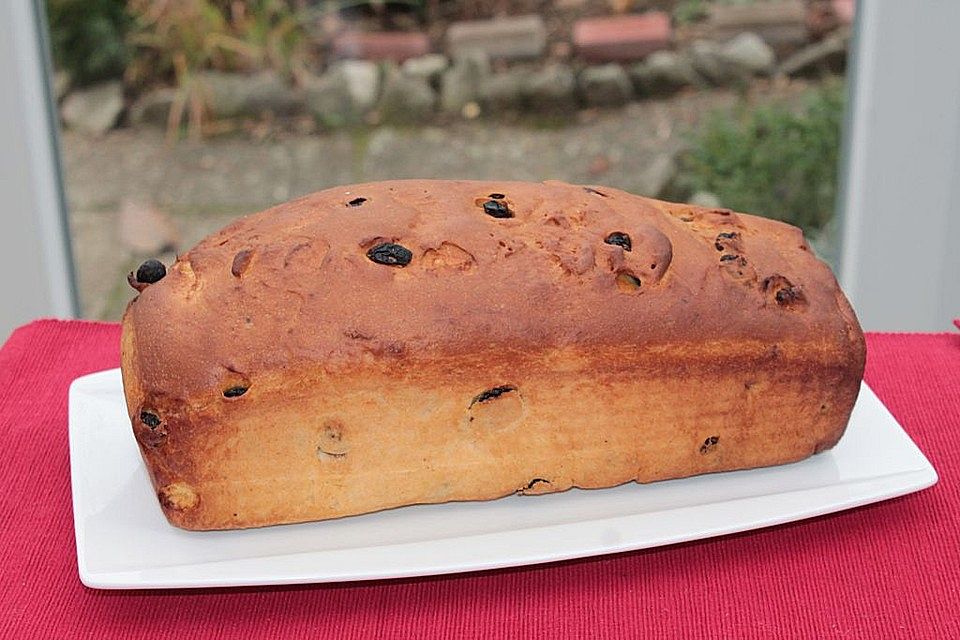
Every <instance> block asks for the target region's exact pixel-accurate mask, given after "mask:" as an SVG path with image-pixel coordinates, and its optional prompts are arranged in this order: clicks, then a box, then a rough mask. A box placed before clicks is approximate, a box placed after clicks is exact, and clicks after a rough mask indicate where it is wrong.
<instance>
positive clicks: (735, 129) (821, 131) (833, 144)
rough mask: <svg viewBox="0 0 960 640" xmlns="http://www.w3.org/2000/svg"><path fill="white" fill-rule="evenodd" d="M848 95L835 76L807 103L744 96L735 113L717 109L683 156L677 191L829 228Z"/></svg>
mask: <svg viewBox="0 0 960 640" xmlns="http://www.w3.org/2000/svg"><path fill="white" fill-rule="evenodd" d="M844 103H845V90H844V85H843V84H842V83H841V82H840V81H839V80H836V79H835V80H833V81H831V82H828V83H826V84H825V85H824V86H823V87H820V88H817V89H813V90H811V91H810V92H809V93H808V94H807V95H806V96H805V99H804V100H803V101H802V104H801V107H800V109H791V108H789V107H787V106H784V105H763V106H759V107H749V106H747V105H746V104H743V105H741V107H740V108H739V109H738V110H737V111H736V112H735V113H734V114H733V115H732V116H731V114H730V113H729V112H718V113H714V114H711V115H710V116H708V117H707V118H706V120H705V121H704V123H703V124H702V125H701V127H700V129H699V130H698V131H697V132H696V133H695V134H694V135H693V136H692V137H691V139H690V140H689V143H690V147H689V151H688V152H687V153H685V154H684V155H682V156H681V159H680V172H679V175H678V178H677V184H676V188H677V189H678V194H677V195H678V196H679V197H682V198H686V197H689V196H690V195H691V194H693V193H696V192H710V193H713V194H715V195H716V196H717V197H718V198H719V200H720V202H722V203H723V205H724V206H725V207H729V208H731V209H735V210H737V211H762V212H764V213H765V214H767V215H769V216H771V217H775V218H778V219H780V220H784V221H786V222H790V223H791V224H795V225H797V226H799V227H802V228H803V229H804V230H805V231H808V232H809V231H815V230H818V229H821V228H822V227H823V226H824V225H825V224H826V223H827V222H828V221H829V220H830V217H831V215H832V212H833V208H834V203H835V200H836V194H837V166H838V161H839V155H840V138H841V131H842V126H841V125H842V124H843V114H844Z"/></svg>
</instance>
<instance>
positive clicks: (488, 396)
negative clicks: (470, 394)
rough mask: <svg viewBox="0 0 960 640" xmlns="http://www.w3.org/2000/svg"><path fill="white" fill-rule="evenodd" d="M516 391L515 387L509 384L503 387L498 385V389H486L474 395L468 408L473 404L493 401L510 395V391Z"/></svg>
mask: <svg viewBox="0 0 960 640" xmlns="http://www.w3.org/2000/svg"><path fill="white" fill-rule="evenodd" d="M516 390H517V388H516V387H514V386H512V385H509V384H504V385H500V386H499V387H493V388H492V389H487V390H486V391H484V392H482V393H480V394H478V395H476V396H475V397H474V398H473V400H471V401H470V406H471V407H472V406H473V405H475V404H478V403H481V402H487V401H489V400H493V399H494V398H499V397H500V396H502V395H503V394H505V393H510V392H511V391H516Z"/></svg>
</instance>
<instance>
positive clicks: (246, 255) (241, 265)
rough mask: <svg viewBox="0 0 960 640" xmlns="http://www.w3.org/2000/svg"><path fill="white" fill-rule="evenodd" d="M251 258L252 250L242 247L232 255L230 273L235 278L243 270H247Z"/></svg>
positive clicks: (241, 273)
mask: <svg viewBox="0 0 960 640" xmlns="http://www.w3.org/2000/svg"><path fill="white" fill-rule="evenodd" d="M252 259H253V252H252V251H250V250H249V249H243V250H242V251H238V252H237V253H236V255H235V256H233V264H231V265H230V273H232V274H233V276H234V277H235V278H239V277H240V276H241V275H243V272H244V271H246V270H247V267H248V266H250V260H252Z"/></svg>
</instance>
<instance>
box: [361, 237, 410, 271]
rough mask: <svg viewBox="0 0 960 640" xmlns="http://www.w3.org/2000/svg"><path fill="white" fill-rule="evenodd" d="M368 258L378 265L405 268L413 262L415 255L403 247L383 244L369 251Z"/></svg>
mask: <svg viewBox="0 0 960 640" xmlns="http://www.w3.org/2000/svg"><path fill="white" fill-rule="evenodd" d="M367 257H368V258H370V259H371V260H372V261H373V262H376V263H377V264H385V265H389V266H392V267H405V266H407V265H408V264H410V261H411V260H413V253H412V252H411V251H410V249H407V248H406V247H404V246H402V245H399V244H394V243H392V242H382V243H380V244H378V245H377V246H375V247H373V248H372V249H370V250H369V251H367Z"/></svg>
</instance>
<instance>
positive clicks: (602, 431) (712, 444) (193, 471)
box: [134, 344, 860, 530]
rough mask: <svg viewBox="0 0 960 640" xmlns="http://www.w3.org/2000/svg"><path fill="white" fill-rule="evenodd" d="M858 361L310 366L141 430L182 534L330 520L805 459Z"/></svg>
mask: <svg viewBox="0 0 960 640" xmlns="http://www.w3.org/2000/svg"><path fill="white" fill-rule="evenodd" d="M721 353H722V354H723V355H722V356H719V355H718V354H721ZM848 356H849V354H844V353H838V352H836V351H824V350H819V351H818V347H817V345H810V344H807V345H791V344H777V345H760V344H752V345H744V344H712V345H706V346H704V345H700V346H697V345H676V346H673V347H670V348H660V349H654V350H650V351H647V352H642V351H641V352H639V353H637V354H636V355H635V356H633V357H629V358H624V356H623V353H622V352H590V353H583V352H579V351H577V350H564V351H555V352H552V353H544V354H540V355H539V356H531V355H529V354H504V353H496V354H484V356H483V357H472V358H468V359H466V360H462V361H459V362H456V361H449V362H434V363H433V364H432V365H431V366H429V367H427V366H426V365H425V364H423V363H420V366H419V367H418V370H417V373H416V374H414V375H404V374H403V373H398V370H397V369H395V368H394V367H389V366H380V365H376V366H368V367H365V368H363V369H360V370H354V371H352V372H329V371H326V370H324V369H323V368H322V367H316V368H312V369H308V370H301V371H298V372H296V374H295V375H291V374H290V373H289V372H288V373H286V374H284V375H282V376H277V377H276V378H275V379H274V380H269V379H268V380H264V379H261V380H260V383H259V384H258V387H257V388H256V389H254V388H251V390H250V391H249V392H248V393H247V394H245V395H244V396H242V397H240V398H236V399H224V398H221V399H219V400H217V401H216V402H213V403H206V404H203V405H202V403H201V402H199V401H197V402H195V403H188V404H191V405H193V406H198V407H199V406H203V408H202V409H199V410H197V411H194V412H189V413H186V414H184V415H182V416H179V417H178V418H176V419H168V421H167V422H165V423H164V424H163V429H164V430H165V432H166V436H165V437H164V439H163V441H162V443H161V444H159V445H158V446H150V445H149V444H145V443H147V442H150V440H151V437H152V433H151V432H150V430H149V429H147V428H146V427H144V426H143V425H141V426H140V427H139V430H138V431H137V433H138V435H139V436H140V437H139V440H140V442H141V449H142V451H143V454H144V457H145V460H146V461H147V465H148V467H149V468H151V470H152V471H153V473H152V478H153V480H154V483H155V487H156V489H157V491H158V496H159V497H160V502H161V505H162V507H163V509H164V513H165V514H166V516H167V518H168V519H169V520H170V522H171V523H172V524H174V525H176V526H179V527H182V528H185V529H194V530H206V529H234V528H244V527H256V526H263V525H270V524H279V523H292V522H303V521H310V520H322V519H328V518H337V517H342V516H348V515H354V514H360V513H367V512H371V511H377V510H381V509H387V508H391V507H397V506H402V505H408V504H419V503H437V502H448V501H459V500H488V499H493V498H499V497H502V496H505V495H510V494H513V493H523V494H533V493H552V492H556V491H564V490H566V489H569V488H571V487H581V488H602V487H611V486H615V485H619V484H622V483H625V482H629V481H634V480H635V481H638V482H652V481H657V480H662V479H668V478H680V477H686V476H691V475H697V474H702V473H711V472H716V471H727V470H734V469H745V468H753V467H762V466H769V465H776V464H783V463H787V462H794V461H797V460H801V459H803V458H806V457H808V456H810V455H812V454H814V453H816V452H818V451H822V450H824V449H828V448H830V447H832V446H833V445H834V444H835V443H836V442H837V441H838V440H839V439H840V437H841V435H842V434H843V431H844V429H845V426H846V424H847V420H848V418H849V414H850V411H851V408H852V406H853V403H854V401H855V399H856V396H857V393H858V390H859V380H860V378H859V376H858V375H857V370H856V368H855V367H854V368H851V367H850V361H849V359H848ZM394 364H401V363H394ZM402 369H403V367H402V366H401V367H400V371H402ZM503 388H509V390H507V391H502V392H500V393H499V395H495V396H493V397H488V398H487V399H482V398H483V397H484V392H489V391H490V390H497V389H503ZM487 395H490V394H489V393H488V394H487ZM198 400H199V399H198ZM134 404H136V403H134Z"/></svg>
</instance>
